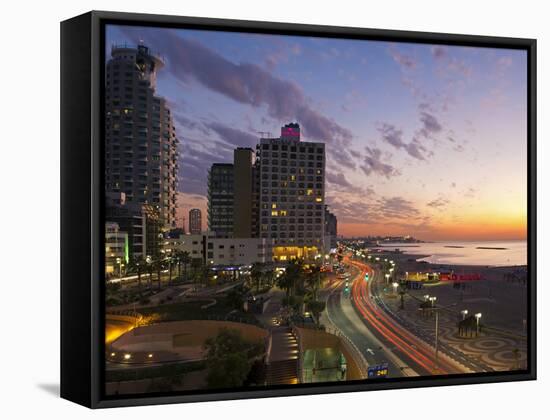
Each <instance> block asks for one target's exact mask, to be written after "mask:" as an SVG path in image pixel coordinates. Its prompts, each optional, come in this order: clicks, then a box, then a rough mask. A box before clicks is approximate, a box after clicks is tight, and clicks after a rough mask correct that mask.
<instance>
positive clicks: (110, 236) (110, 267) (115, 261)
mask: <svg viewBox="0 0 550 420" xmlns="http://www.w3.org/2000/svg"><path fill="white" fill-rule="evenodd" d="M126 264H128V234H127V233H126V232H124V231H122V230H120V228H119V225H118V223H113V222H107V223H105V274H111V275H118V276H121V275H122V273H123V271H124V268H125V266H126Z"/></svg>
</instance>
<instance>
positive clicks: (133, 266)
mask: <svg viewBox="0 0 550 420" xmlns="http://www.w3.org/2000/svg"><path fill="white" fill-rule="evenodd" d="M129 265H130V266H129V267H128V271H131V272H136V273H137V276H138V290H139V293H141V275H142V274H143V273H144V271H145V268H146V265H147V263H146V262H145V260H144V259H143V258H137V259H135V260H133V261H132V262H131V263H130V264H129Z"/></svg>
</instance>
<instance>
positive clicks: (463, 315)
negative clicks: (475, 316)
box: [460, 309, 468, 321]
mask: <svg viewBox="0 0 550 420" xmlns="http://www.w3.org/2000/svg"><path fill="white" fill-rule="evenodd" d="M460 313H461V314H462V320H463V321H464V320H465V319H466V315H468V309H464V310H462V311H460Z"/></svg>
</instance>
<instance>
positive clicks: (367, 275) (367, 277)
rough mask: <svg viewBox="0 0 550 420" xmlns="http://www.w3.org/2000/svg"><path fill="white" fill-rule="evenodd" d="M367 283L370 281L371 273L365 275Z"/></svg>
mask: <svg viewBox="0 0 550 420" xmlns="http://www.w3.org/2000/svg"><path fill="white" fill-rule="evenodd" d="M365 281H369V273H366V274H365Z"/></svg>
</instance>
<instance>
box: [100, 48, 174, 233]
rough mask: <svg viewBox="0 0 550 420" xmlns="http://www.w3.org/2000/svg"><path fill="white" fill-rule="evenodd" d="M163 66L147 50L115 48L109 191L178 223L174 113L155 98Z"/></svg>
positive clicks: (108, 90) (110, 68) (108, 104)
mask: <svg viewBox="0 0 550 420" xmlns="http://www.w3.org/2000/svg"><path fill="white" fill-rule="evenodd" d="M163 65H164V63H163V61H162V59H161V58H159V57H158V56H156V55H153V54H152V53H151V52H150V50H149V49H148V48H147V47H146V46H144V45H138V46H137V47H129V46H125V45H124V46H113V47H112V49H111V58H110V59H109V61H108V62H107V65H106V72H105V77H106V80H105V84H106V85H105V112H106V118H105V187H106V191H107V192H124V193H125V195H126V200H127V202H128V203H135V204H137V205H150V206H154V207H155V208H156V209H157V210H158V213H159V215H160V218H161V222H162V225H163V226H165V227H173V226H175V224H176V206H177V202H176V194H177V184H178V181H177V179H178V178H177V176H178V174H177V171H178V151H177V145H178V139H177V137H176V133H175V127H174V125H173V122H172V115H171V112H170V109H169V107H168V105H167V103H166V101H165V99H164V98H161V97H159V96H157V95H156V94H155V88H156V77H157V72H158V71H159V69H161V68H162V67H163Z"/></svg>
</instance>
